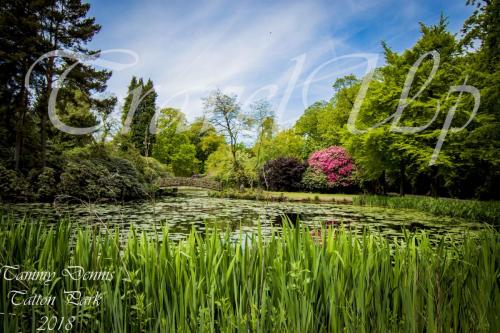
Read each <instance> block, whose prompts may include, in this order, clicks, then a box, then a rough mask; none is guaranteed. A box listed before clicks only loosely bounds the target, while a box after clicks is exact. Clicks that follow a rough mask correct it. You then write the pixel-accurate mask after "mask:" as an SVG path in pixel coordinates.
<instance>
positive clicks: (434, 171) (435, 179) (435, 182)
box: [431, 165, 439, 198]
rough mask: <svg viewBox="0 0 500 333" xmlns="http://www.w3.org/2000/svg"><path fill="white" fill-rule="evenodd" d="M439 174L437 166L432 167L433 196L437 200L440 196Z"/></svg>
mask: <svg viewBox="0 0 500 333" xmlns="http://www.w3.org/2000/svg"><path fill="white" fill-rule="evenodd" d="M438 186H439V184H438V174H437V168H436V166H435V165H433V166H432V167H431V195H432V196H433V197H434V198H437V196H438Z"/></svg>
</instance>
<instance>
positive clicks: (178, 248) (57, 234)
mask: <svg viewBox="0 0 500 333" xmlns="http://www.w3.org/2000/svg"><path fill="white" fill-rule="evenodd" d="M1 222H2V224H1V225H0V229H1V234H0V258H1V261H2V265H12V266H13V265H20V269H22V270H39V271H55V272H60V271H62V270H63V269H64V268H66V267H68V266H71V265H78V266H82V267H83V268H84V269H85V270H86V271H110V272H112V273H113V278H112V279H111V281H75V280H72V279H70V278H68V277H62V278H61V279H55V280H54V281H52V282H50V283H48V284H43V283H41V282H34V281H28V282H22V281H16V280H12V281H11V280H6V279H3V281H2V287H1V295H0V312H2V313H4V315H0V320H1V322H0V330H1V331H2V332H19V331H21V332H35V331H36V329H37V328H38V327H40V325H41V318H42V317H43V316H49V317H52V316H57V318H61V317H65V318H73V320H74V321H73V322H72V330H71V331H72V332H91V331H92V332H97V331H100V332H143V331H147V332H149V331H157V332H167V331H170V332H189V331H191V332H229V331H230V332H234V331H239V332H250V331H251V332H268V331H275V332H341V331H346V332H388V331H400V332H417V331H418V332H422V331H426V332H443V331H446V332H458V331H461V332H488V331H490V332H495V331H496V332H498V331H499V330H500V318H499V314H500V289H499V288H500V287H499V284H498V272H499V270H500V258H499V256H498V254H499V253H500V251H499V250H500V242H499V240H500V236H499V234H498V233H496V232H485V233H483V234H481V235H480V237H474V238H473V237H466V238H465V240H464V241H463V242H460V243H457V244H456V245H455V246H451V247H445V246H444V245H443V244H441V245H440V246H438V247H437V248H436V247H433V246H431V245H430V242H429V239H428V238H427V237H426V236H425V235H419V236H416V237H411V238H408V239H407V240H406V243H405V244H394V243H391V242H390V241H388V240H386V239H384V238H380V237H378V236H375V235H368V234H366V235H364V236H363V237H356V236H353V235H351V234H350V233H348V232H343V231H338V232H337V233H336V234H335V235H334V233H333V232H326V231H325V230H323V231H322V232H321V235H322V236H321V237H320V238H319V239H318V237H317V236H314V237H313V236H312V235H311V233H310V232H309V230H305V229H304V230H302V229H300V228H299V229H290V228H285V229H284V231H283V234H282V235H280V236H279V237H278V236H275V237H272V238H271V239H268V240H267V241H264V240H263V239H262V238H260V237H255V238H253V239H251V240H247V241H246V242H244V243H242V242H238V243H232V242H230V241H229V239H228V236H227V235H225V234H219V233H217V232H213V233H210V234H208V235H205V236H201V235H199V234H195V233H192V234H191V235H190V236H189V237H188V239H187V240H186V241H184V242H181V243H172V242H170V241H165V242H158V241H156V240H154V239H147V238H146V237H145V236H139V235H137V234H136V233H131V235H130V237H129V239H128V240H127V242H126V243H125V244H123V243H120V240H119V238H118V236H117V234H111V235H109V234H108V235H98V233H97V232H96V230H92V229H90V228H87V229H84V230H78V231H75V229H72V227H71V226H70V225H69V224H68V223H65V222H61V223H59V224H58V225H57V227H54V228H50V229H49V228H48V227H47V226H46V225H44V224H40V223H21V224H17V225H12V224H11V223H10V222H9V221H7V220H5V219H4V220H3V221H1ZM75 233H76V235H75ZM315 235H317V233H315ZM159 236H163V237H164V238H165V239H166V238H167V237H168V230H166V229H165V230H164V231H163V235H159ZM71 239H73V241H72V240H71ZM417 244H418V246H417ZM2 274H3V272H2ZM12 290H29V291H30V292H33V293H34V292H36V293H39V294H44V295H55V296H57V300H58V301H57V302H56V303H55V305H54V306H20V305H18V306H13V305H12V304H10V301H9V292H10V291H12ZM64 290H66V291H67V290H78V291H82V293H84V294H85V295H95V294H96V293H97V292H102V294H103V299H102V302H101V303H100V304H99V305H96V306H79V307H77V306H73V305H68V304H65V303H64V302H62V301H61V299H62V296H63V291H64ZM72 316H74V317H72Z"/></svg>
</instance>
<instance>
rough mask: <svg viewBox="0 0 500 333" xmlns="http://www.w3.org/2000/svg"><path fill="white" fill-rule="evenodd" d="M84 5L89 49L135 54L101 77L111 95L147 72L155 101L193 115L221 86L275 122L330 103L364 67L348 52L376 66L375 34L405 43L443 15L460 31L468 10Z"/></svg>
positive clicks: (399, 45) (333, 4)
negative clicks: (90, 30)
mask: <svg viewBox="0 0 500 333" xmlns="http://www.w3.org/2000/svg"><path fill="white" fill-rule="evenodd" d="M90 3H91V11H90V15H92V16H95V17H96V20H97V22H98V23H100V24H101V25H102V29H101V32H100V33H98V34H97V35H96V36H95V37H94V39H93V40H92V42H91V43H90V45H89V46H90V47H91V48H97V49H101V50H109V49H126V50H130V51H132V52H134V53H135V54H136V55H137V57H138V61H137V63H136V64H135V65H134V66H131V67H128V68H126V69H124V70H121V71H114V72H113V76H112V78H111V80H110V81H109V85H108V90H109V92H111V93H113V94H115V95H117V96H118V97H119V98H120V100H123V97H124V96H125V94H126V90H127V86H128V83H129V82H130V79H131V77H132V75H135V76H139V77H144V78H151V79H152V80H153V82H154V83H155V86H156V90H157V92H158V95H159V96H158V100H157V104H158V105H159V106H161V107H164V106H173V107H178V108H181V109H182V111H183V112H185V113H186V114H187V115H188V119H193V118H194V117H195V116H198V115H201V114H202V101H201V97H204V96H206V95H207V94H208V92H209V91H210V90H212V89H214V88H220V89H222V90H223V91H226V92H232V93H237V94H238V96H239V97H240V102H241V103H242V104H243V107H244V108H245V107H246V106H247V105H249V104H250V103H251V102H252V101H255V100H256V99H259V98H267V99H268V100H270V101H271V103H272V105H273V106H274V108H275V109H276V111H277V113H278V120H279V122H280V123H281V124H282V125H283V126H289V125H290V124H292V123H293V122H294V121H295V120H296V119H297V118H298V117H299V116H300V114H301V113H302V112H303V111H304V109H305V107H306V106H307V105H310V104H312V103H313V102H315V101H317V100H321V99H324V100H327V99H329V98H330V97H331V96H332V88H331V86H332V83H333V82H334V81H335V78H336V77H339V76H343V75H346V74H350V73H354V74H358V75H360V74H362V73H363V72H364V70H365V68H366V66H365V63H364V62H362V61H361V60H360V58H351V57H349V55H352V54H356V53H364V54H367V53H369V54H373V55H379V61H378V64H379V65H380V64H383V57H382V54H381V41H382V40H384V41H386V42H387V43H388V44H389V45H390V46H391V48H392V49H394V50H396V51H402V50H404V49H406V48H408V47H411V46H412V45H413V44H414V43H415V41H416V40H417V39H418V37H419V24H418V22H424V23H425V24H434V23H436V22H437V21H438V19H439V15H440V13H441V12H443V13H444V14H445V16H447V17H448V20H449V29H450V30H451V31H452V32H456V33H458V32H459V30H460V28H461V26H462V23H463V21H464V20H465V19H466V18H467V17H468V16H469V15H470V13H471V10H472V9H471V8H470V7H466V6H465V0H463V1H462V0H422V1H416V0H409V1H397V0H380V1H373V0H370V1H354V0H344V1H337V0H331V1H297V2H295V1H218V0H214V1H189V0H184V1H166V0H164V1H160V0H144V1H139V0H135V1H132V0H121V1H102V0H101V1H97V0H96V1H90ZM341 56H344V57H345V58H344V59H343V60H332V59H335V58H337V57H341ZM105 57H106V59H108V60H113V61H120V62H130V61H131V59H132V57H130V56H125V55H123V54H118V53H114V54H107V55H106V56H105ZM353 65H359V66H357V67H352V66H353ZM312 73H314V75H313V76H312V77H311V74H312ZM308 77H309V78H310V79H311V80H310V81H311V82H312V83H311V84H310V85H307V84H306V82H307V79H308Z"/></svg>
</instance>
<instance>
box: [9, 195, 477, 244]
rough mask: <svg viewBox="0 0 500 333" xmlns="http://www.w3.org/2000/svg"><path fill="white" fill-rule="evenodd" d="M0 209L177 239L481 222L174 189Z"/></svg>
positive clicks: (472, 227)
mask: <svg viewBox="0 0 500 333" xmlns="http://www.w3.org/2000/svg"><path fill="white" fill-rule="evenodd" d="M2 208H3V210H4V211H7V212H8V213H9V214H12V215H13V216H14V217H15V218H22V217H23V216H25V215H29V216H32V217H35V218H43V219H47V220H48V221H50V222H55V221H57V220H58V219H59V218H61V217H69V218H70V219H71V221H73V223H76V224H81V225H89V224H94V225H96V226H97V227H99V228H102V230H103V231H104V230H114V229H115V228H116V227H118V229H119V230H120V232H121V233H122V234H123V235H126V234H128V232H129V230H130V228H131V226H133V227H134V229H135V230H136V231H139V232H141V231H145V232H146V233H149V234H154V231H155V230H160V229H161V228H163V226H166V225H167V226H168V229H169V237H170V238H171V239H173V240H178V239H182V238H184V237H186V235H187V234H188V233H189V232H190V231H191V230H192V229H193V228H195V229H196V230H197V231H199V232H201V233H203V232H205V231H206V230H207V229H208V230H209V229H213V228H216V227H217V228H218V229H223V230H229V231H230V233H231V237H233V238H237V237H240V236H241V235H242V234H244V235H249V234H252V233H256V232H257V230H258V226H259V224H260V226H261V233H262V234H263V235H264V236H266V235H270V234H271V232H272V231H273V230H279V229H280V227H281V225H282V218H283V217H284V216H286V217H287V218H289V219H290V220H292V221H295V220H297V218H298V219H299V220H300V223H302V224H306V225H308V226H310V227H311V228H314V227H321V226H325V225H328V226H331V227H340V225H343V226H345V227H346V228H349V229H350V230H352V232H356V233H361V232H362V231H363V229H365V228H367V229H369V230H370V231H372V232H376V233H381V234H383V235H386V236H388V237H398V238H399V237H402V236H403V233H404V230H408V231H409V232H420V231H425V232H426V233H427V234H429V235H430V236H432V237H434V238H435V239H438V238H441V237H442V235H450V236H453V237H454V238H457V237H460V236H461V235H463V234H464V233H466V232H477V231H478V230H480V229H482V228H485V227H486V225H485V224H483V223H480V222H479V221H467V220H463V219H457V218H447V217H436V216H433V215H431V214H427V213H425V212H417V211H413V210H403V209H401V210H397V209H389V208H374V207H360V206H353V205H343V204H325V203H321V204H314V203H299V202H263V201H252V200H239V199H223V198H212V197H209V196H208V195H207V192H206V191H196V190H180V192H179V196H176V197H162V198H160V199H157V200H155V201H154V202H153V201H143V202H129V203H124V204H109V203H106V204H62V203H54V204H38V203H37V204H4V205H2Z"/></svg>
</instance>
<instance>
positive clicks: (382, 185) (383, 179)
mask: <svg viewBox="0 0 500 333" xmlns="http://www.w3.org/2000/svg"><path fill="white" fill-rule="evenodd" d="M379 183H380V187H381V189H382V195H386V194H387V190H386V182H385V170H384V171H382V175H380V179H379Z"/></svg>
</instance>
